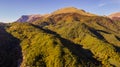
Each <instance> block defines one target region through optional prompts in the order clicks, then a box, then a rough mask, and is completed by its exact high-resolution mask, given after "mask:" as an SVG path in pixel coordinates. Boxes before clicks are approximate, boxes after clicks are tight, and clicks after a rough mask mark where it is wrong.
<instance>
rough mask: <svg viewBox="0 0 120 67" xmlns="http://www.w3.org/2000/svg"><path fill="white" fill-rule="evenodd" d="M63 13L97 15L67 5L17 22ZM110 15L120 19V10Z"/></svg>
mask: <svg viewBox="0 0 120 67" xmlns="http://www.w3.org/2000/svg"><path fill="white" fill-rule="evenodd" d="M61 13H78V14H81V15H87V16H97V15H95V14H91V13H89V12H86V11H85V10H82V9H77V8H74V7H67V8H62V9H58V10H56V11H54V12H53V13H51V14H46V15H40V14H35V15H23V16H21V17H20V18H19V19H18V20H17V21H16V22H29V23H31V22H34V21H37V20H39V19H41V18H43V17H46V16H50V15H54V14H61ZM108 17H109V18H110V19H112V20H120V12H117V13H113V14H111V15H108Z"/></svg>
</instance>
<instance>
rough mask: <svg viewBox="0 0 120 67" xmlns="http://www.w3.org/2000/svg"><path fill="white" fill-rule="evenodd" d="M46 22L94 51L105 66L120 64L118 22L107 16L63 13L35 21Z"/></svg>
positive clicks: (49, 27) (73, 40) (66, 36)
mask: <svg viewBox="0 0 120 67" xmlns="http://www.w3.org/2000/svg"><path fill="white" fill-rule="evenodd" d="M46 20H47V21H46ZM44 22H46V23H48V24H49V25H47V26H45V28H48V29H50V30H52V31H55V32H57V33H58V34H60V35H61V36H62V37H63V38H66V39H69V40H71V41H72V42H74V43H77V44H79V45H82V46H83V47H84V48H85V49H88V50H90V51H92V53H93V54H94V57H95V58H96V59H97V60H99V61H101V62H102V64H103V66H120V58H119V57H120V54H119V51H120V50H119V46H120V41H119V37H120V32H119V31H120V27H119V25H118V23H117V22H116V23H115V22H114V21H112V20H110V19H108V18H105V17H99V16H92V17H90V16H85V15H79V14H77V13H63V14H58V15H52V16H50V17H49V18H47V19H44V20H43V21H37V22H35V23H37V24H39V23H40V25H41V23H44ZM51 23H53V24H51ZM43 26H44V25H43Z"/></svg>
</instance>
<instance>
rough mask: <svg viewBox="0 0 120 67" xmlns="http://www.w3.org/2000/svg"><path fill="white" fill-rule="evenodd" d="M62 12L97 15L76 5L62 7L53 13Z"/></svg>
mask: <svg viewBox="0 0 120 67" xmlns="http://www.w3.org/2000/svg"><path fill="white" fill-rule="evenodd" d="M61 13H79V14H81V15H87V16H95V15H94V14H90V13H88V12H86V11H85V10H82V9H78V8H75V7H65V8H61V9H58V10H56V11H54V12H53V13H52V14H61Z"/></svg>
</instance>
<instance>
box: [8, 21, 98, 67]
mask: <svg viewBox="0 0 120 67" xmlns="http://www.w3.org/2000/svg"><path fill="white" fill-rule="evenodd" d="M7 31H8V32H9V33H11V34H12V35H13V36H14V37H16V38H18V39H19V40H20V46H21V48H22V53H23V61H22V65H21V67H26V66H30V67H46V66H47V67H64V66H68V67H79V66H90V67H96V66H100V62H99V61H97V60H96V59H94V58H93V57H92V53H90V51H89V50H86V49H83V48H82V47H81V46H80V45H77V44H74V43H73V42H71V41H69V40H67V39H64V38H62V37H61V36H58V35H57V34H55V32H52V31H49V30H44V29H42V28H38V27H36V26H34V25H31V24H27V23H13V24H11V25H10V26H9V27H8V28H7ZM87 52H88V53H87Z"/></svg>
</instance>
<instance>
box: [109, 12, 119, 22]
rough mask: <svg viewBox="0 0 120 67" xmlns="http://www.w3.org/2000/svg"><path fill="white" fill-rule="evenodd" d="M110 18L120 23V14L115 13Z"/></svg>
mask: <svg viewBox="0 0 120 67" xmlns="http://www.w3.org/2000/svg"><path fill="white" fill-rule="evenodd" d="M108 17H109V18H111V19H112V20H119V21H120V12H117V13H113V14H111V15H109V16H108Z"/></svg>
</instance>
